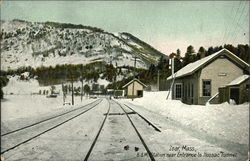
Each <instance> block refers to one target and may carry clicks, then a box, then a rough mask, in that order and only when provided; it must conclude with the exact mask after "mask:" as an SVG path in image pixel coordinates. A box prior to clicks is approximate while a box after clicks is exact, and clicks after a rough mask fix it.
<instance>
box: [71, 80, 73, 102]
mask: <svg viewBox="0 0 250 161" xmlns="http://www.w3.org/2000/svg"><path fill="white" fill-rule="evenodd" d="M71 88H72V89H71V90H72V105H74V86H73V80H71Z"/></svg>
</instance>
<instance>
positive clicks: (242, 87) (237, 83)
mask: <svg viewBox="0 0 250 161" xmlns="http://www.w3.org/2000/svg"><path fill="white" fill-rule="evenodd" d="M249 84H250V82H249V75H242V76H240V77H238V78H236V79H235V80H233V81H232V82H230V83H229V84H227V85H225V86H224V87H220V88H219V102H220V103H223V102H226V101H227V102H229V101H230V100H234V101H235V103H236V104H242V103H244V102H249V96H250V91H249V90H250V89H249Z"/></svg>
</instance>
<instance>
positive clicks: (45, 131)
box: [1, 100, 102, 155]
mask: <svg viewBox="0 0 250 161" xmlns="http://www.w3.org/2000/svg"><path fill="white" fill-rule="evenodd" d="M96 102H97V103H96ZM101 102H102V100H100V101H98V100H97V101H93V102H91V103H89V104H87V105H84V106H82V107H80V108H77V109H74V110H72V111H68V112H65V113H63V114H60V115H57V116H54V117H51V118H49V119H46V120H43V121H40V122H37V123H34V124H32V125H28V126H25V127H23V128H20V129H17V130H14V131H12V132H9V133H8V134H5V135H4V136H7V135H9V134H12V133H15V132H18V131H23V130H25V129H28V128H30V127H32V126H36V125H39V124H41V123H42V122H46V121H49V120H53V119H55V118H58V117H61V116H63V115H66V114H69V113H71V112H73V111H77V110H80V109H82V108H83V107H86V106H89V105H92V104H93V103H96V104H94V105H92V106H91V107H90V108H87V109H86V110H84V111H82V112H80V113H78V114H76V115H74V116H72V117H70V118H68V119H66V120H64V121H62V122H60V123H58V124H56V125H53V126H52V127H50V128H48V129H46V130H43V131H42V132H39V133H38V134H36V135H34V136H32V137H30V138H28V139H25V140H24V141H22V142H20V143H17V144H15V145H13V146H11V147H8V148H7V149H4V150H3V151H1V155H2V154H4V153H6V152H8V151H10V150H13V149H15V148H16V147H19V146H20V145H23V144H25V143H27V142H29V141H31V140H33V139H35V138H37V137H39V136H40V135H42V134H44V133H47V132H49V131H51V130H53V129H55V128H57V127H59V126H61V125H63V124H65V123H67V122H69V121H71V120H73V119H74V118H76V117H79V116H80V115H82V114H84V113H86V112H87V111H89V110H91V109H93V108H94V107H96V106H97V105H98V104H100V103H101ZM1 137H2V136H1ZM1 139H2V138H1ZM1 150H2V149H1Z"/></svg>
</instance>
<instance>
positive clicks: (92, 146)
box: [84, 99, 110, 161]
mask: <svg viewBox="0 0 250 161" xmlns="http://www.w3.org/2000/svg"><path fill="white" fill-rule="evenodd" d="M107 100H108V99H107ZM108 102H109V101H108ZM109 111H110V102H109V108H108V111H107V114H106V115H105V118H104V120H103V122H102V124H101V127H100V128H99V130H98V132H97V135H96V137H95V139H94V141H93V143H92V144H91V146H90V149H89V151H88V153H87V154H86V156H85V158H84V161H87V160H88V159H89V156H90V154H91V152H92V150H93V148H94V146H95V143H96V141H97V139H98V137H99V135H100V133H101V131H102V128H103V126H104V123H105V122H106V119H107V117H108V115H109Z"/></svg>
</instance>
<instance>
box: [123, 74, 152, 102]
mask: <svg viewBox="0 0 250 161" xmlns="http://www.w3.org/2000/svg"><path fill="white" fill-rule="evenodd" d="M146 87H147V86H146V85H145V84H144V83H142V82H141V81H140V80H139V79H136V78H135V79H133V80H131V81H130V82H128V83H127V84H125V85H124V86H122V88H123V89H124V91H125V97H127V98H139V97H143V90H144V88H146Z"/></svg>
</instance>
